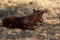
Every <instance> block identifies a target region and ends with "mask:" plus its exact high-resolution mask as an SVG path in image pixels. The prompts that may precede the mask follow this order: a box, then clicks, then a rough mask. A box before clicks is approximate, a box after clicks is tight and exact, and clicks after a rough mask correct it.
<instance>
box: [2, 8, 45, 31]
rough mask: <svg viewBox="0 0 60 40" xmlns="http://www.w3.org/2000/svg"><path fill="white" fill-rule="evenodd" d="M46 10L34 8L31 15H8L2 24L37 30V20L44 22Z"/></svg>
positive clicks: (9, 26)
mask: <svg viewBox="0 0 60 40" xmlns="http://www.w3.org/2000/svg"><path fill="white" fill-rule="evenodd" d="M44 12H45V11H44V10H42V11H41V10H35V9H33V13H32V15H30V16H23V17H20V16H7V17H5V18H4V19H3V20H2V22H3V23H2V24H3V25H4V27H7V28H20V29H23V30H24V29H28V30H35V28H36V27H35V26H36V25H37V22H40V23H42V22H43V18H42V15H43V13H44Z"/></svg>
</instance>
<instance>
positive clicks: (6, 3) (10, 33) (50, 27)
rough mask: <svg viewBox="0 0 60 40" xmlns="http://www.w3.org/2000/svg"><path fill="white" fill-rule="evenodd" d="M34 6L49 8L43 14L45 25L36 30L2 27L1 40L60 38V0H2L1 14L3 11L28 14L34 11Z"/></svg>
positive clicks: (54, 39)
mask: <svg viewBox="0 0 60 40" xmlns="http://www.w3.org/2000/svg"><path fill="white" fill-rule="evenodd" d="M30 1H31V4H29V2H30ZM32 8H35V9H48V10H49V11H48V13H47V14H44V15H43V18H44V23H43V25H39V27H38V28H37V29H36V30H35V31H30V30H26V31H22V30H20V29H8V28H4V27H0V40H60V0H37V3H36V0H35V1H34V0H29V1H28V0H24V1H23V0H21V1H20V0H0V16H1V13H2V14H6V16H7V15H11V14H13V13H15V14H14V15H18V16H26V15H30V14H31V13H32ZM1 10H2V11H1ZM2 16H3V17H5V15H2ZM1 23H2V22H1V20H0V25H1Z"/></svg>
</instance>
